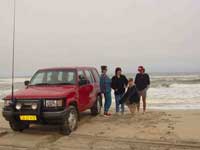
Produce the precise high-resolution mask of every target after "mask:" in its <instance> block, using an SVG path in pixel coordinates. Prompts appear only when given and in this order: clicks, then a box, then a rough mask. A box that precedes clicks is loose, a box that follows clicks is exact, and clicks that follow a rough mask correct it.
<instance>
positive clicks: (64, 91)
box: [4, 85, 76, 99]
mask: <svg viewBox="0 0 200 150" xmlns="http://www.w3.org/2000/svg"><path fill="white" fill-rule="evenodd" d="M75 88H76V86H71V85H70V86H30V87H28V88H25V89H22V90H19V91H17V92H15V93H14V97H15V98H16V99H45V98H46V99H47V98H63V97H67V95H68V94H70V93H72V92H74V91H75ZM4 99H11V95H8V96H6V97H5V98H4Z"/></svg>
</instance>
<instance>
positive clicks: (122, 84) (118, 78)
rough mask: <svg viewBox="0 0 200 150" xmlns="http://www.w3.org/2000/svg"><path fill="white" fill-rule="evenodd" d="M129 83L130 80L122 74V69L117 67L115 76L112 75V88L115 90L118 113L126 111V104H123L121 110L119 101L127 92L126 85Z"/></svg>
mask: <svg viewBox="0 0 200 150" xmlns="http://www.w3.org/2000/svg"><path fill="white" fill-rule="evenodd" d="M127 84H128V80H127V78H126V76H124V75H122V69H121V68H119V67H118V68H116V69H115V76H113V77H112V84H111V85H112V89H113V90H114V91H115V93H114V94H115V104H116V113H117V114H118V113H119V112H121V113H122V114H123V113H124V104H121V110H120V104H119V101H120V99H121V98H122V96H123V95H124V93H125V90H126V86H127Z"/></svg>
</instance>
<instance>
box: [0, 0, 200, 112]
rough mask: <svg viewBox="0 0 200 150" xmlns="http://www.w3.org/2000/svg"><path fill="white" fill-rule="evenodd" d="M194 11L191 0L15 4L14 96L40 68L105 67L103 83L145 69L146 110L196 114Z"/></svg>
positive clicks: (1, 90)
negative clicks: (119, 74)
mask: <svg viewBox="0 0 200 150" xmlns="http://www.w3.org/2000/svg"><path fill="white" fill-rule="evenodd" d="M13 4H14V3H13V1H12V0H0V12H1V13H0V14H1V15H0V19H1V21H0V33H1V34H0V51H1V55H0V68H1V71H0V77H1V78H0V99H1V98H3V97H4V96H5V95H7V94H9V93H10V87H11V86H10V83H11V79H10V77H11V56H12V53H11V52H12V31H13V28H12V27H13V26H12V25H13V20H12V19H13ZM199 8H200V2H199V1H196V0H190V1H188V0H173V1H158V0H148V1H144V0H134V1H133V0H125V1H121V0H109V1H108V0H101V1H92V0H84V1H80V0H79V1H78V0H75V1H66V0H58V1H55V0H51V1H49V0H42V1H41V0H16V39H15V42H16V43H15V54H16V56H15V76H16V77H19V76H20V77H22V78H16V79H15V82H16V84H15V89H16V90H17V89H20V88H24V86H23V81H24V80H25V79H26V78H24V77H25V76H28V79H30V76H32V75H33V74H34V72H35V71H36V70H37V69H39V68H45V67H57V66H86V65H89V66H95V67H97V68H98V69H99V68H100V65H102V64H106V65H108V70H109V74H110V75H113V73H114V69H115V67H116V66H120V67H122V69H123V72H124V74H125V75H127V77H134V76H135V73H136V72H137V66H138V65H144V66H145V67H146V71H147V72H148V73H150V76H151V82H152V85H151V89H150V91H149V94H148V97H149V99H150V100H149V101H150V102H149V105H150V106H151V107H152V108H162V109H164V108H167V109H172V108H174V109H177V108H181V109H185V108H187V109H196V108H200V104H199V99H200V73H199V72H200V68H199V66H200V60H199V58H198V57H199V55H200V50H199V48H200V46H199V39H200V28H199V26H200V21H199V19H198V18H199V15H200V9H199ZM153 72H157V73H153ZM5 78H6V79H5Z"/></svg>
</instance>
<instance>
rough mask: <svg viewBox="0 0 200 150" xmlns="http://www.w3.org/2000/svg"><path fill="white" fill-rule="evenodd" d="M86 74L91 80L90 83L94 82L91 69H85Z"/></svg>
mask: <svg viewBox="0 0 200 150" xmlns="http://www.w3.org/2000/svg"><path fill="white" fill-rule="evenodd" d="M85 74H86V77H87V79H88V80H89V81H90V83H94V78H93V76H92V73H91V71H89V70H85Z"/></svg>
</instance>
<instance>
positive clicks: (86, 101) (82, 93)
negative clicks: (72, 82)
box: [77, 70, 91, 111]
mask: <svg viewBox="0 0 200 150" xmlns="http://www.w3.org/2000/svg"><path fill="white" fill-rule="evenodd" d="M77 74H78V82H79V90H78V93H79V94H78V95H79V110H80V111H84V110H86V109H87V108H88V107H89V105H90V98H89V95H90V92H91V87H90V84H89V81H88V79H87V78H86V76H85V73H84V71H83V70H78V73H77ZM86 81H87V82H86Z"/></svg>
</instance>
